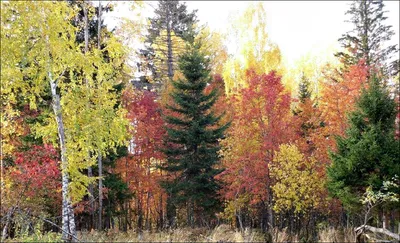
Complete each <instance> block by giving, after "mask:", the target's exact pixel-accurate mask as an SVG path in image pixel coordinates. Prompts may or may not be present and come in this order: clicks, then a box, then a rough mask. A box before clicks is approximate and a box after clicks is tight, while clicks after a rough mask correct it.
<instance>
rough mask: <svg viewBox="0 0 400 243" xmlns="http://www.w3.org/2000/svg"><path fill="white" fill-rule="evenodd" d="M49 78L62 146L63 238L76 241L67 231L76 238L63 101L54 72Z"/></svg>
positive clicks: (49, 74)
mask: <svg viewBox="0 0 400 243" xmlns="http://www.w3.org/2000/svg"><path fill="white" fill-rule="evenodd" d="M48 78H49V81H50V88H51V94H52V100H53V112H54V115H55V117H56V122H57V129H58V137H59V140H60V148H61V175H62V229H63V233H62V239H63V240H64V241H75V239H74V238H73V237H71V236H70V235H68V234H67V233H65V232H68V233H69V234H71V235H72V236H74V237H75V238H76V236H77V233H76V228H75V219H74V211H73V209H72V203H71V198H70V195H69V188H68V186H69V174H68V160H67V156H66V152H67V148H66V144H65V133H64V131H65V130H64V123H63V119H62V114H61V103H60V95H59V94H57V84H56V82H57V81H56V80H53V77H52V73H51V72H50V71H49V72H48Z"/></svg>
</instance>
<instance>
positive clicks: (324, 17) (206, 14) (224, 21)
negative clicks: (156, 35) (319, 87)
mask: <svg viewBox="0 0 400 243" xmlns="http://www.w3.org/2000/svg"><path fill="white" fill-rule="evenodd" d="M145 2H146V4H150V5H152V6H154V7H155V6H157V2H156V1H154V2H148V1H145ZM185 2H186V5H187V6H188V9H189V10H193V9H198V12H197V16H198V19H199V21H200V24H207V25H208V26H209V27H210V28H211V29H212V30H216V31H221V32H224V31H229V29H227V28H228V26H229V25H228V23H229V22H228V21H229V18H228V17H229V16H230V15H232V14H233V15H236V14H240V12H242V11H243V10H244V9H245V8H246V7H247V5H248V4H249V3H250V2H246V1H185ZM262 3H263V5H264V9H265V11H266V14H267V32H268V33H269V37H270V38H271V40H272V41H273V42H275V43H276V44H278V46H279V48H280V49H281V52H282V55H283V57H284V59H285V60H286V61H288V63H293V62H294V61H295V60H296V59H298V58H300V57H301V56H303V55H306V54H308V53H312V54H314V55H318V54H321V55H331V53H330V52H327V51H328V50H332V48H338V47H339V44H338V42H337V39H338V38H340V37H341V35H342V34H344V33H345V32H346V31H348V30H350V29H351V28H352V25H351V24H349V23H345V20H348V19H349V17H350V16H346V15H345V12H346V11H347V10H348V9H349V4H350V3H351V1H264V2H262ZM384 3H385V10H386V11H388V13H386V16H387V17H388V19H387V20H386V24H390V25H392V26H393V27H392V28H393V30H394V31H395V36H394V37H393V38H392V40H391V43H394V44H398V43H399V22H400V21H399V16H400V14H399V9H400V7H399V1H384ZM121 6H123V5H121ZM148 9H149V10H146V11H145V12H142V13H141V14H143V15H145V16H151V11H152V9H151V8H148ZM132 14H133V13H132V12H130V11H129V9H128V7H126V6H125V7H118V8H116V11H114V13H113V15H114V17H113V16H108V17H106V23H108V24H109V25H110V26H115V25H116V21H115V16H130V17H134V16H133V15H132ZM136 15H137V14H136ZM107 18H108V19H107ZM228 47H229V44H228ZM322 53H325V54H322ZM328 53H329V54H328Z"/></svg>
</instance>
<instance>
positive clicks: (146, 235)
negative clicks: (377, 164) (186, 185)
mask: <svg viewBox="0 0 400 243" xmlns="http://www.w3.org/2000/svg"><path fill="white" fill-rule="evenodd" d="M59 237H61V236H59ZM59 237H58V238H59ZM78 237H79V239H80V241H82V242H265V241H268V240H269V241H272V242H300V239H299V238H298V237H297V236H291V235H290V234H289V233H288V232H287V231H286V230H277V229H273V230H271V231H270V232H269V234H266V233H262V232H261V231H260V230H259V229H249V228H246V229H245V230H244V231H243V232H239V231H237V230H235V229H232V228H231V227H230V226H228V225H220V226H218V227H216V228H215V229H213V230H209V229H206V228H195V229H192V228H179V229H176V230H171V231H163V232H149V231H143V232H141V233H140V234H139V233H138V232H135V231H129V232H120V231H118V230H110V231H107V232H98V231H91V232H87V231H83V232H79V235H78ZM31 238H32V237H30V238H24V239H12V240H10V239H8V240H7V241H6V242H45V241H46V242H51V241H54V239H56V238H57V237H56V238H54V237H47V236H46V235H44V236H43V237H42V238H40V239H39V238H38V239H36V238H32V239H31ZM47 238H49V239H47ZM52 239H53V240H52ZM354 241H355V234H354V231H353V229H334V228H332V227H326V228H323V229H321V230H320V231H319V234H318V242H354Z"/></svg>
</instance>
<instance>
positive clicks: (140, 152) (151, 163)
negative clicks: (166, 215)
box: [116, 89, 165, 228]
mask: <svg viewBox="0 0 400 243" xmlns="http://www.w3.org/2000/svg"><path fill="white" fill-rule="evenodd" d="M123 104H124V106H125V107H126V109H127V110H128V118H129V120H130V121H131V123H132V125H133V127H134V130H133V131H131V133H132V139H131V141H130V145H129V149H128V150H129V155H128V156H126V157H123V158H120V159H119V160H118V161H117V166H116V172H117V173H120V174H121V177H122V178H123V180H124V181H125V182H127V184H128V187H129V189H130V190H131V191H132V192H133V193H134V202H132V204H131V205H133V207H134V208H135V212H136V214H137V217H138V219H139V220H138V227H140V228H141V227H142V222H143V220H144V219H147V220H146V222H150V221H153V222H155V221H156V220H157V219H158V218H160V217H161V216H160V215H162V212H163V208H164V207H165V195H164V192H163V190H162V189H161V187H160V185H159V180H160V178H161V176H162V174H161V171H160V170H159V169H157V168H156V166H157V165H159V164H160V163H161V161H162V160H163V159H164V156H163V153H162V152H161V151H159V148H160V147H161V145H162V137H163V136H164V129H163V120H162V118H161V110H160V109H161V108H160V105H159V104H158V103H157V101H156V95H155V93H152V92H149V91H143V92H141V91H137V90H132V89H130V90H127V91H125V93H124V94H123Z"/></svg>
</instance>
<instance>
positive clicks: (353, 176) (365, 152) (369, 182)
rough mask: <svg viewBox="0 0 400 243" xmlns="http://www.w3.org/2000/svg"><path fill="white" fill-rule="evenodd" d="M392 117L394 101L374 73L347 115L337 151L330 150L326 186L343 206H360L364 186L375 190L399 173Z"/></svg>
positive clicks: (399, 153) (399, 165) (338, 139)
mask: <svg viewBox="0 0 400 243" xmlns="http://www.w3.org/2000/svg"><path fill="white" fill-rule="evenodd" d="M395 117H396V103H395V102H394V100H393V98H392V97H391V96H390V95H389V92H388V91H387V90H385V88H384V87H383V85H382V84H380V83H379V80H378V78H377V77H376V75H375V76H374V77H373V78H372V79H371V81H370V82H369V87H368V89H363V91H362V94H361V97H360V98H359V100H358V101H357V109H356V110H355V111H354V112H353V113H351V114H350V115H349V122H350V126H349V128H348V129H347V131H346V137H337V139H336V143H337V148H338V149H337V152H331V153H330V157H331V159H332V165H331V166H330V168H328V189H329V191H330V193H331V194H332V195H333V196H334V197H337V198H339V199H340V200H341V201H342V202H343V204H344V205H345V206H346V207H347V208H349V209H356V208H357V206H360V200H359V199H360V196H362V194H363V193H364V192H365V190H366V188H367V187H368V186H372V189H373V190H379V189H380V188H381V186H382V182H383V181H385V180H390V179H391V178H392V177H394V175H396V174H397V175H399V174H400V152H399V151H400V150H399V145H400V144H399V140H396V139H395Z"/></svg>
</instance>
